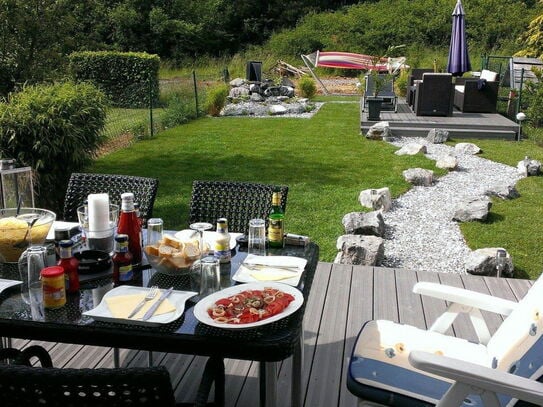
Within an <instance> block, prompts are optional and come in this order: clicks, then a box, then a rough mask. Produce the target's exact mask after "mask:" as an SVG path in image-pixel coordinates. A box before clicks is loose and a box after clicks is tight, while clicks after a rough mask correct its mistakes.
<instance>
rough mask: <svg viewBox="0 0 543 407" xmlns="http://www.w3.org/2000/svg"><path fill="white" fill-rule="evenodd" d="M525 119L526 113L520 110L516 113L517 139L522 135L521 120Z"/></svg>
mask: <svg viewBox="0 0 543 407" xmlns="http://www.w3.org/2000/svg"><path fill="white" fill-rule="evenodd" d="M524 120H526V115H525V114H524V113H522V112H518V113H517V121H518V141H520V138H521V135H522V122H523V121H524Z"/></svg>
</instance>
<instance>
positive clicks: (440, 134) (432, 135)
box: [426, 129, 449, 144]
mask: <svg viewBox="0 0 543 407" xmlns="http://www.w3.org/2000/svg"><path fill="white" fill-rule="evenodd" d="M448 139H449V132H448V131H447V130H444V129H430V131H429V132H428V136H426V140H428V142H429V143H432V144H443V143H444V142H446V141H447V140H448Z"/></svg>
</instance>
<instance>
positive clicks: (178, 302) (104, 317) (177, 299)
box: [83, 285, 198, 326]
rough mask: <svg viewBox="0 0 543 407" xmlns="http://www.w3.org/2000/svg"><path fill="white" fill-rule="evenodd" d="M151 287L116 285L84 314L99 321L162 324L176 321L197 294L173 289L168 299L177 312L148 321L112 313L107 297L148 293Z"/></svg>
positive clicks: (147, 324)
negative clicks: (186, 303) (94, 306)
mask: <svg viewBox="0 0 543 407" xmlns="http://www.w3.org/2000/svg"><path fill="white" fill-rule="evenodd" d="M148 291H149V288H145V287H133V286H130V285H122V286H120V287H116V288H114V289H113V290H110V291H108V292H107V293H106V295H104V297H103V298H102V301H100V304H98V306H97V307H96V308H93V309H91V310H90V311H85V312H83V315H88V316H90V317H92V318H94V319H95V320H97V321H105V322H117V323H120V324H130V325H143V326H158V325H161V324H169V323H170V322H173V321H175V320H176V319H178V318H179V317H181V315H183V312H184V311H185V302H186V301H187V300H188V299H189V298H191V297H194V296H195V295H196V294H198V293H195V292H192V291H172V293H171V294H170V296H169V297H168V300H169V301H170V302H171V303H172V304H173V306H174V307H175V312H170V313H168V314H161V315H155V316H153V317H151V318H149V319H148V320H147V321H142V320H137V319H127V318H115V317H113V316H112V315H111V313H110V311H109V308H108V306H107V303H106V299H107V298H111V297H116V296H119V295H131V294H140V293H147V292H148Z"/></svg>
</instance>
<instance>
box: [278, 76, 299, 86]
mask: <svg viewBox="0 0 543 407" xmlns="http://www.w3.org/2000/svg"><path fill="white" fill-rule="evenodd" d="M281 85H282V86H288V87H291V88H295V87H296V85H294V82H292V81H291V80H290V79H289V78H287V77H286V76H283V77H282V78H281Z"/></svg>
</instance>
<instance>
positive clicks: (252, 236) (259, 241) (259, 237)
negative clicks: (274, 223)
mask: <svg viewBox="0 0 543 407" xmlns="http://www.w3.org/2000/svg"><path fill="white" fill-rule="evenodd" d="M248 252H249V253H250V254H256V255H258V256H265V255H266V222H265V221H264V219H251V220H250V221H249V241H248Z"/></svg>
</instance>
